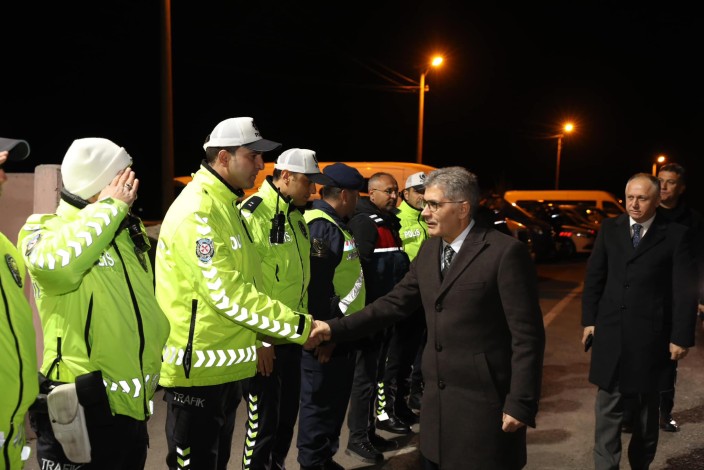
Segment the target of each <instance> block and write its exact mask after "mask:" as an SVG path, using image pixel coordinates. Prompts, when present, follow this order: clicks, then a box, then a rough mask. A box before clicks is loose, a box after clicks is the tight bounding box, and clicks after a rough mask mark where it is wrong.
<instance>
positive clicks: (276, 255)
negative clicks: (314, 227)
mask: <svg viewBox="0 0 704 470" xmlns="http://www.w3.org/2000/svg"><path fill="white" fill-rule="evenodd" d="M277 208H278V209H277ZM240 209H241V210H242V215H243V216H244V219H245V222H246V223H247V227H248V228H249V231H250V234H251V235H252V239H253V240H254V246H255V247H256V249H257V252H258V253H259V256H260V258H261V261H262V265H261V267H262V274H263V284H262V285H261V291H262V292H264V293H265V294H267V295H269V296H270V297H271V298H273V299H276V300H280V301H281V302H282V303H283V304H284V305H286V306H287V307H289V308H291V309H292V310H296V311H298V312H305V313H307V312H308V283H309V282H310V235H309V233H308V225H307V224H306V221H305V220H304V219H303V214H302V213H301V211H299V210H298V209H296V207H295V206H294V205H293V204H292V203H291V202H290V200H289V199H288V198H285V197H284V196H281V195H280V193H279V192H278V190H277V189H276V188H275V187H274V186H273V184H272V183H271V177H267V179H266V180H265V181H264V183H263V184H262V187H261V188H260V189H259V191H258V192H257V193H256V194H254V195H252V196H250V197H249V198H247V199H246V200H245V201H243V202H242V203H241V204H240ZM277 214H281V217H282V221H283V222H284V224H283V227H282V230H281V232H280V236H281V242H282V243H272V241H271V238H270V232H271V229H272V219H273V218H274V217H275V216H276V215H277ZM274 241H278V240H274ZM279 342H280V341H279Z"/></svg>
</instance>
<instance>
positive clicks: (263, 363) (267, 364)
mask: <svg viewBox="0 0 704 470" xmlns="http://www.w3.org/2000/svg"><path fill="white" fill-rule="evenodd" d="M274 359H276V352H275V351H274V346H262V347H261V348H257V372H259V374H260V375H263V376H264V377H269V376H270V375H271V373H272V372H274Z"/></svg>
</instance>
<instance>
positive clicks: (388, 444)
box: [369, 433, 398, 452]
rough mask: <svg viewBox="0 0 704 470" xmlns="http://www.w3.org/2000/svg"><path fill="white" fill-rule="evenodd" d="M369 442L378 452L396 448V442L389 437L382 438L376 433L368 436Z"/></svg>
mask: <svg viewBox="0 0 704 470" xmlns="http://www.w3.org/2000/svg"><path fill="white" fill-rule="evenodd" d="M369 442H371V443H372V445H373V446H374V448H375V449H376V450H378V451H379V452H388V451H390V450H396V449H398V442H396V441H392V440H390V439H384V438H383V437H381V436H380V435H378V434H376V433H374V434H371V435H370V436H369Z"/></svg>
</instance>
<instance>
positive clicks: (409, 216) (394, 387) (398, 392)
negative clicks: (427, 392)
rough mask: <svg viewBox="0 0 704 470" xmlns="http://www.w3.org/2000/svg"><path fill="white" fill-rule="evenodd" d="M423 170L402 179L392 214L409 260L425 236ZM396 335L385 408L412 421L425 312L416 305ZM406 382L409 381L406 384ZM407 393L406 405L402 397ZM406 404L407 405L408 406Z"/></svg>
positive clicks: (389, 361)
mask: <svg viewBox="0 0 704 470" xmlns="http://www.w3.org/2000/svg"><path fill="white" fill-rule="evenodd" d="M425 177H426V175H425V173H423V172H422V171H421V172H418V173H413V174H412V175H410V176H409V177H408V178H407V179H406V186H405V188H404V190H403V191H401V196H402V199H401V204H399V206H398V213H397V214H396V215H397V217H398V218H399V221H400V222H401V229H400V230H399V236H400V237H401V243H402V244H403V251H404V252H405V253H406V254H407V255H408V258H409V259H410V260H411V261H413V259H414V258H415V257H416V255H417V254H418V250H420V247H421V245H422V244H423V242H425V241H426V240H427V239H428V224H426V222H425V219H424V218H423V216H422V215H421V212H422V211H423V194H424V193H425ZM394 328H395V329H396V332H397V334H395V335H393V336H392V338H391V344H390V345H389V354H388V357H387V363H386V370H385V371H384V383H385V384H386V411H387V413H388V412H390V411H391V410H393V411H394V412H395V414H396V416H398V417H399V418H401V420H402V421H404V422H406V423H409V424H410V423H414V422H416V421H417V417H416V416H415V414H413V412H412V411H411V410H412V409H415V410H418V409H420V397H421V395H422V391H423V374H422V373H421V371H420V360H421V356H422V352H423V347H424V346H425V314H424V312H423V309H422V308H419V309H418V311H417V312H416V313H414V314H413V315H412V316H410V317H408V318H405V319H403V320H401V321H399V322H397V323H396V324H395V325H394ZM409 382H410V383H409ZM406 395H408V404H407V402H406V401H405V397H406ZM409 406H410V408H409Z"/></svg>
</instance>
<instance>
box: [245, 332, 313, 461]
mask: <svg viewBox="0 0 704 470" xmlns="http://www.w3.org/2000/svg"><path fill="white" fill-rule="evenodd" d="M301 350H302V347H301V346H299V345H297V344H282V345H276V346H274V351H275V354H276V359H274V370H273V372H272V374H271V375H269V376H268V377H267V376H264V375H261V374H257V375H255V376H254V377H252V378H250V379H247V380H244V381H243V383H242V386H243V391H244V394H243V395H244V397H245V400H246V401H247V410H248V416H249V419H248V420H247V425H246V432H245V442H244V451H243V453H242V455H243V457H242V468H243V469H244V470H247V469H250V470H259V469H267V470H268V469H283V468H284V466H285V461H286V455H287V454H288V450H289V448H290V447H291V440H292V439H293V432H294V427H295V425H296V419H297V418H298V401H299V399H300V390H301Z"/></svg>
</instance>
